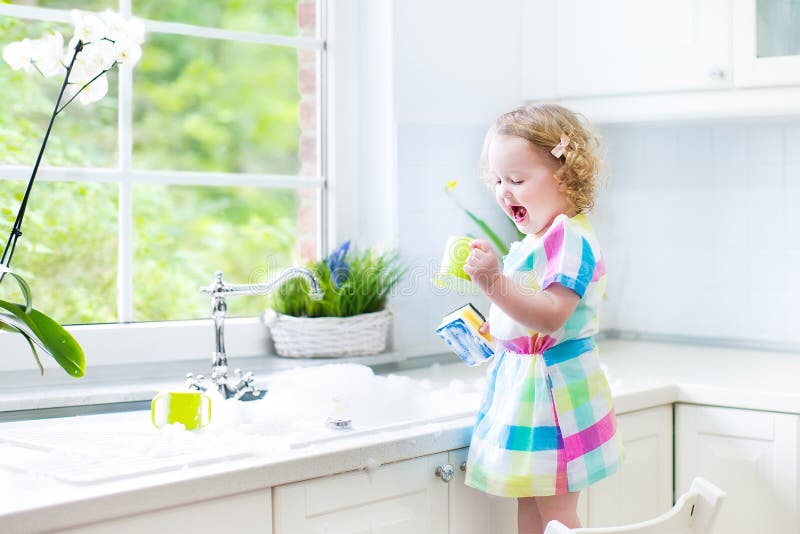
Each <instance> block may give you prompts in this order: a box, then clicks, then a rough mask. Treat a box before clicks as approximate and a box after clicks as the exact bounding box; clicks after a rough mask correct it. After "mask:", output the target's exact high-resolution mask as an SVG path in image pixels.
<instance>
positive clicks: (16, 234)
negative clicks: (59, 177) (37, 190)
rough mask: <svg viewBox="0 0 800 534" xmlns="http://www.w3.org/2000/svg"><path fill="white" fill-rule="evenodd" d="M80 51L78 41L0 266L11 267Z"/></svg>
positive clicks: (81, 46)
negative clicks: (24, 220) (43, 158)
mask: <svg viewBox="0 0 800 534" xmlns="http://www.w3.org/2000/svg"><path fill="white" fill-rule="evenodd" d="M81 50H83V41H78V44H76V45H75V53H73V54H72V60H71V61H70V62H69V65H68V66H67V72H66V74H65V75H64V82H63V83H62V84H61V91H60V92H59V93H58V99H56V105H55V107H54V108H53V114H52V115H51V116H50V123H49V124H48V125H47V131H45V133H44V139H43V140H42V146H41V148H40V149H39V155H38V156H37V157H36V163H35V164H34V166H33V172H31V177H30V179H28V186H27V188H26V189H25V196H23V197H22V203H21V204H20V206H19V211H18V212H17V218H16V220H15V221H14V226H13V228H11V233H10V234H9V236H8V241H6V246H5V247H4V248H3V256H2V258H0V264H2V265H5V266H6V267H8V268H10V267H11V258H12V257H13V256H14V250H15V249H16V248H17V240H18V239H19V238H20V236H21V235H22V219H23V218H24V217H25V208H27V206H28V198H29V197H30V196H31V190H32V189H33V182H34V180H35V179H36V173H37V172H38V170H39V164H40V163H41V162H42V156H44V149H45V147H46V146H47V140H48V139H49V138H50V130H52V129H53V122H54V121H55V120H56V115H58V112H59V109H58V106H59V104H61V98H62V97H63V96H64V90H65V89H66V88H67V82H68V81H69V74H70V72H72V66H73V65H74V64H75V58H76V57H78V53H79V52H80V51H81ZM62 109H63V108H62ZM5 274H6V273H3V274H2V275H0V281H2V280H3V277H4V276H5Z"/></svg>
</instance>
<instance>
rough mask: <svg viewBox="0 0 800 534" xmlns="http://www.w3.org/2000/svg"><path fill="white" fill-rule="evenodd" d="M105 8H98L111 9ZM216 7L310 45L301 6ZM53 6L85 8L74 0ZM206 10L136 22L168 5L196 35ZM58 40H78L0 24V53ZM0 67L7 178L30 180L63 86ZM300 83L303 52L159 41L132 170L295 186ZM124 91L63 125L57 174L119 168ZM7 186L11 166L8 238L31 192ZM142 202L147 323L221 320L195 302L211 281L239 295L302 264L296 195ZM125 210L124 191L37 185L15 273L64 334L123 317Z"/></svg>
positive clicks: (141, 70)
mask: <svg viewBox="0 0 800 534" xmlns="http://www.w3.org/2000/svg"><path fill="white" fill-rule="evenodd" d="M98 1H99V0H97V1H95V2H94V3H93V4H92V5H89V6H88V7H89V8H90V9H98V8H100V7H104V6H105V4H103V6H100V5H99V4H98ZM101 3H102V2H101ZM113 4H114V3H112V5H111V6H109V7H111V8H115V7H116V6H115V5H113ZM201 4H202V3H201ZM216 4H217V9H222V10H223V11H221V12H219V13H218V15H219V17H221V19H219V20H223V21H234V22H235V21H243V20H251V19H252V20H262V19H263V18H264V12H265V11H266V12H267V13H269V14H270V16H269V20H270V24H271V27H269V28H268V30H269V31H272V32H275V33H279V34H283V35H295V34H296V33H297V27H296V26H297V23H296V5H295V0H279V1H277V0H270V1H268V0H261V1H253V2H239V1H233V0H230V1H227V2H223V3H216ZM40 5H46V6H47V7H67V8H74V7H75V8H84V7H85V6H86V4H85V3H81V2H78V1H77V0H74V1H67V0H62V1H57V0H52V1H48V2H45V1H42V2H40ZM137 5H138V6H139V7H140V9H141V10H142V12H141V13H139V12H137ZM198 5H199V4H198V3H197V2H194V1H189V0H181V1H170V2H166V3H164V2H144V1H139V2H137V1H136V0H134V2H133V10H134V15H138V16H142V17H146V18H157V17H158V16H161V15H163V10H164V9H167V7H166V6H169V7H168V10H169V13H168V15H169V17H170V18H166V15H163V16H165V19H164V20H173V21H178V22H188V23H195V24H199V23H200V21H196V20H192V17H194V16H197V13H195V11H196V10H197V6H198ZM159 6H164V7H163V8H162V7H159ZM181 10H182V11H181ZM145 11H146V12H145ZM211 22H213V21H211ZM225 24H228V23H227V22H226V23H225ZM220 25H221V26H223V27H224V25H223V24H222V23H221V22H220ZM234 26H235V24H234ZM51 28H58V29H62V30H64V29H65V28H64V25H59V24H55V23H45V22H33V21H27V20H15V19H12V18H9V17H2V16H0V45H2V44H5V43H7V42H11V41H14V40H18V39H21V38H23V37H36V36H39V35H43V34H44V33H45V31H46V30H48V29H51ZM233 29H245V30H252V29H255V28H242V27H234V28H233ZM0 67H1V68H0V94H3V96H4V99H3V100H4V105H3V106H0V165H3V164H14V165H23V166H26V167H30V166H32V164H33V161H34V159H35V156H36V151H37V150H38V147H39V145H40V143H41V136H42V134H43V131H44V128H45V127H46V120H47V118H48V117H49V114H50V112H51V111H52V105H53V102H54V98H55V95H56V94H57V91H58V88H57V87H56V83H57V80H55V81H54V80H52V79H50V80H45V79H43V78H37V77H34V76H28V75H24V74H21V73H20V72H14V71H11V69H9V68H7V66H6V65H2V66H0ZM297 74H298V63H297V51H296V50H294V49H290V48H284V47H276V46H269V45H257V44H252V43H244V44H243V43H234V42H227V41H222V40H215V39H200V38H197V37H185V36H180V35H164V34H150V35H148V37H147V41H146V42H145V45H144V47H143V56H142V60H141V62H140V63H139V64H138V65H137V67H136V70H135V71H134V86H133V91H134V93H133V106H134V107H133V166H134V168H135V169H141V170H154V171H158V170H168V171H175V170H178V171H221V172H251V173H268V174H296V173H297V172H298V170H299V159H298V143H299V132H300V130H299V127H298V106H299V101H300V95H299V91H298V87H297ZM116 83H117V78H116V74H114V76H113V77H111V78H110V79H109V86H110V91H109V94H108V95H107V96H106V97H105V98H104V99H103V100H102V101H100V102H97V103H95V104H93V105H92V106H90V107H86V108H83V106H81V105H79V104H78V105H73V106H70V109H69V110H67V111H66V112H65V113H64V115H63V116H61V117H59V119H58V121H56V124H55V126H54V129H53V133H52V135H51V138H50V141H49V143H48V146H47V151H46V153H45V159H44V165H45V166H51V167H52V166H69V167H111V168H113V167H116V166H117V165H118V163H117V161H118V153H117V142H118V138H117V110H118V98H117V89H116ZM77 174H78V175H80V173H77ZM4 178H6V177H4V176H3V175H2V169H0V224H1V225H2V228H3V231H4V232H7V231H8V230H9V229H10V228H11V226H12V224H13V218H14V215H15V213H16V210H17V207H18V206H19V202H20V200H21V198H22V195H23V193H24V186H25V183H24V182H23V181H19V180H6V179H4ZM132 194H133V215H134V219H133V224H134V229H133V231H134V236H133V237H134V243H133V271H134V272H133V291H134V320H137V321H138V320H165V319H189V318H202V317H208V316H209V307H210V302H209V300H208V297H207V296H205V295H202V294H200V293H199V291H198V289H199V288H200V287H201V286H204V285H207V284H208V283H210V282H211V280H212V278H213V274H214V271H216V270H222V271H223V272H224V273H225V279H226V280H229V281H231V282H253V281H263V279H264V278H265V277H268V276H269V275H271V274H274V273H275V271H276V270H277V269H280V268H282V267H285V266H287V265H289V264H291V263H293V262H294V261H296V260H297V259H298V258H296V257H294V254H295V249H296V247H295V243H296V235H297V233H298V228H297V210H298V207H299V198H298V190H294V189H287V190H283V189H267V188H243V187H212V186H180V185H171V186H165V185H147V184H136V185H134V186H133V191H132ZM118 199H119V186H118V185H117V184H116V183H98V182H84V183H80V182H46V181H37V183H36V184H35V186H34V191H33V194H32V196H31V200H30V204H29V208H28V213H27V216H26V220H25V225H24V227H23V234H24V237H23V238H21V239H20V241H19V246H18V250H17V253H16V256H15V260H14V262H15V266H14V267H15V270H17V271H18V272H19V273H20V274H22V275H23V276H25V277H26V279H27V280H28V281H29V282H30V283H31V285H32V286H33V287H34V288H35V289H36V291H35V293H34V296H33V297H34V301H33V303H34V306H35V307H37V308H39V309H41V310H43V311H46V312H47V313H48V315H50V316H52V317H53V318H55V319H56V320H58V321H59V322H62V323H66V324H69V323H87V322H115V321H117V320H118V317H117V311H116V306H117V297H116V292H117V271H118V266H117V247H118V245H119V243H118V237H117V234H118V226H117V224H118V223H117V213H118V209H119V200H118ZM8 287H9V288H11V287H12V284H8ZM3 291H9V289H6V288H3ZM0 298H2V295H0ZM11 300H13V299H11ZM265 304H266V299H265V298H257V297H251V298H247V299H238V300H237V301H236V302H235V305H232V306H231V310H230V313H231V315H253V314H257V313H258V312H259V311H261V310H263V308H264V307H265Z"/></svg>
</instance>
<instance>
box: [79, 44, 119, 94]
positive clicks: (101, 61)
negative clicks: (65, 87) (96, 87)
mask: <svg viewBox="0 0 800 534" xmlns="http://www.w3.org/2000/svg"><path fill="white" fill-rule="evenodd" d="M115 55H116V52H115V50H114V45H113V44H112V43H111V41H106V40H100V41H97V42H95V43H91V44H89V45H87V46H86V47H84V49H83V51H82V52H81V53H80V54H78V57H76V58H75V63H74V64H73V65H72V72H70V75H69V82H70V83H81V84H84V83H87V82H89V81H91V80H92V78H94V77H95V76H97V75H98V74H100V73H101V72H103V71H104V70H108V69H110V68H111V67H113V66H114V63H115V62H116V58H115Z"/></svg>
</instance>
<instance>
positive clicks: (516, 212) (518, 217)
mask: <svg viewBox="0 0 800 534" xmlns="http://www.w3.org/2000/svg"><path fill="white" fill-rule="evenodd" d="M509 208H510V209H511V218H512V219H514V222H516V223H521V222H522V221H524V220H525V216H527V215H528V210H526V209H525V208H523V207H522V206H509Z"/></svg>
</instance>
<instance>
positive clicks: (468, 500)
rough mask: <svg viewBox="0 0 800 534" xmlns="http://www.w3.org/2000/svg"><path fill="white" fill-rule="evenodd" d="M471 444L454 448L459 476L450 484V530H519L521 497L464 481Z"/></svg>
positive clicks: (470, 533) (468, 533) (452, 459)
mask: <svg viewBox="0 0 800 534" xmlns="http://www.w3.org/2000/svg"><path fill="white" fill-rule="evenodd" d="M468 452H469V448H468V447H466V448H463V449H458V450H455V451H450V453H449V463H450V465H452V466H453V468H454V469H455V476H454V477H453V480H452V481H451V482H450V484H449V486H450V487H449V491H450V500H449V509H450V513H449V515H450V534H486V533H487V532H492V533H498V534H502V533H506V532H516V531H517V500H516V499H512V498H503V497H494V496H492V495H488V494H486V493H484V492H482V491H478V490H476V489H473V488H470V487H469V486H467V485H465V484H464V476H465V473H464V470H463V468H462V466H464V465H465V464H466V461H467V453H468Z"/></svg>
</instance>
